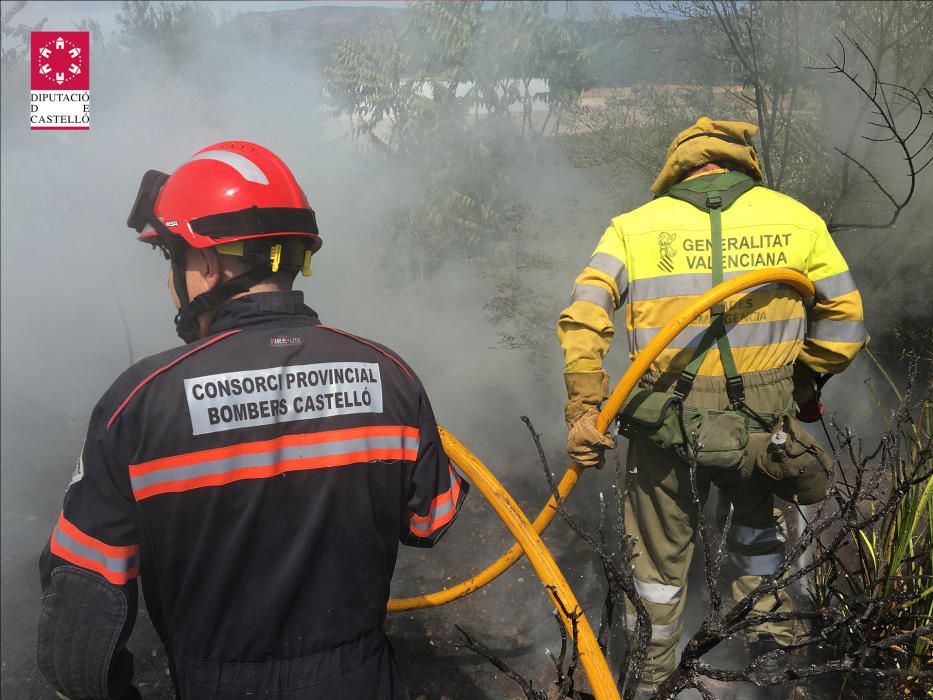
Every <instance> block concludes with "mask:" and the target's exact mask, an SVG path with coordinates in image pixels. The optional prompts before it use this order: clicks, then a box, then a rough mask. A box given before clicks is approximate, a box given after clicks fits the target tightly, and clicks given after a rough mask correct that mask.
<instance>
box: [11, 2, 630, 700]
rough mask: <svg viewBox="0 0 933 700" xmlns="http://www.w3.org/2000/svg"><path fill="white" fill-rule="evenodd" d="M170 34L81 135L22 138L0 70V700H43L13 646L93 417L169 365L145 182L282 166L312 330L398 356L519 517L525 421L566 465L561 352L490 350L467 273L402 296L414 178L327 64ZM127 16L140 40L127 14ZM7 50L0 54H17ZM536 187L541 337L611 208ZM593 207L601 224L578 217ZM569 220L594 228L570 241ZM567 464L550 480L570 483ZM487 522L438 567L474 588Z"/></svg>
mask: <svg viewBox="0 0 933 700" xmlns="http://www.w3.org/2000/svg"><path fill="white" fill-rule="evenodd" d="M6 9H7V8H6V7H4V10H6ZM118 10H119V6H114V12H116V11H118ZM328 11H329V8H326V7H318V8H314V7H312V8H310V9H308V10H304V11H302V13H297V14H296V13H292V14H293V15H294V16H295V17H298V16H299V14H306V13H315V12H328ZM178 12H180V13H182V14H181V15H180V16H181V19H180V20H179V21H177V22H176V23H175V24H174V25H172V26H173V27H174V29H173V30H172V31H168V30H165V31H156V29H155V28H153V27H152V26H147V25H146V24H145V22H144V21H143V20H144V19H145V18H142V17H141V16H139V15H136V16H135V20H134V21H136V22H137V24H136V27H135V29H132V28H130V29H128V30H126V31H124V32H122V33H120V32H116V33H114V34H112V35H111V36H108V37H103V36H102V35H101V34H100V33H99V32H98V33H96V34H95V36H94V38H93V39H92V56H91V71H92V75H91V119H92V121H91V129H90V131H89V132H80V131H78V132H74V131H59V132H30V131H29V129H28V125H27V115H28V87H27V85H28V82H27V79H26V65H25V63H24V62H21V63H20V64H18V65H16V66H13V67H12V68H11V69H10V70H9V71H7V70H6V69H7V66H6V65H5V66H4V69H5V70H4V84H3V103H4V107H3V116H4V118H3V123H2V136H3V152H2V203H3V206H2V213H0V217H2V219H0V231H2V252H3V255H2V261H0V266H2V268H0V270H2V276H0V279H2V340H0V343H2V346H0V348H2V392H3V394H2V395H3V401H2V409H3V412H2V420H3V446H2V452H3V453H2V464H3V467H2V471H0V476H2V487H3V488H2V513H3V528H2V533H3V534H2V550H3V554H2V558H3V563H4V567H3V584H4V585H3V616H4V626H3V650H4V651H3V655H4V680H3V689H4V693H6V691H7V690H9V691H10V692H11V693H13V694H16V695H21V694H22V693H24V692H27V693H28V694H30V696H33V697H40V696H42V694H43V693H44V692H45V689H44V688H43V686H42V683H41V681H40V680H39V679H37V678H36V674H35V670H34V667H33V665H32V659H31V655H32V652H31V644H24V643H23V640H24V638H30V637H31V636H32V634H33V633H34V632H33V630H34V627H33V625H34V622H33V621H34V614H35V610H36V601H37V595H36V593H37V588H38V582H37V580H36V574H35V571H36V569H35V561H36V555H37V554H38V552H39V551H40V549H41V548H42V546H43V545H44V544H45V541H46V539H47V537H48V535H49V533H50V532H51V529H52V526H53V523H54V520H55V517H56V516H57V511H58V509H59V508H60V505H61V498H62V494H63V492H64V489H65V487H66V485H67V483H68V476H69V474H70V473H71V470H72V469H73V465H74V461H75V459H76V457H77V455H78V453H79V451H80V449H81V444H82V439H83V435H84V431H85V428H86V421H87V418H88V416H89V415H90V412H91V409H92V407H93V405H94V404H95V402H96V401H97V399H98V398H99V397H100V395H101V394H102V393H103V392H104V391H105V390H106V388H107V387H108V386H109V384H110V382H112V381H113V380H114V379H115V378H116V376H117V375H118V374H119V373H120V372H121V371H122V370H124V369H125V368H126V367H127V366H128V364H129V363H130V358H131V357H132V358H134V359H136V360H138V359H140V358H142V357H145V356H147V355H149V354H152V353H155V352H157V351H160V350H163V349H165V348H167V347H171V346H175V345H177V344H178V343H179V341H178V339H177V337H176V336H175V334H174V328H173V325H172V317H173V315H174V309H173V307H172V305H171V301H170V298H169V294H168V290H167V282H166V278H167V273H168V269H167V263H166V262H164V261H163V260H162V258H161V256H160V255H158V254H157V253H155V252H153V251H152V250H150V249H149V247H148V246H143V245H140V244H138V243H137V242H136V241H135V240H134V232H132V231H131V230H129V229H128V228H127V227H126V226H125V220H126V216H127V214H128V212H129V208H130V206H131V204H132V202H133V200H134V197H135V195H136V189H137V187H138V183H139V179H140V177H141V175H142V173H143V172H144V171H146V170H148V169H151V168H154V169H158V170H163V171H166V172H171V171H172V170H173V169H174V168H175V167H177V166H178V165H179V164H180V163H182V162H184V161H185V160H186V159H187V157H188V156H190V155H191V154H192V153H194V152H195V151H196V150H198V149H200V148H202V147H204V146H205V145H208V144H210V143H213V142H216V141H221V140H227V139H245V140H252V141H255V142H258V143H261V144H263V145H265V146H267V147H269V148H271V149H272V150H274V151H275V152H276V153H278V154H280V155H281V156H282V157H283V158H284V160H285V161H286V162H287V163H288V164H289V166H290V167H291V168H292V169H293V171H294V172H295V175H296V177H297V178H298V181H299V182H300V183H301V184H302V186H303V188H304V190H305V191H306V193H307V194H308V197H309V199H310V201H311V204H312V206H313V207H314V208H315V210H316V212H317V215H318V222H319V226H320V228H321V231H322V236H323V239H324V247H323V249H322V251H321V252H320V253H319V254H318V255H317V256H315V259H314V274H313V276H312V277H311V278H310V279H305V278H302V277H299V278H298V283H297V286H298V288H299V289H301V290H302V291H303V292H304V293H305V297H306V301H307V303H308V304H309V305H310V306H312V307H313V308H314V309H315V310H316V311H317V312H318V313H319V314H320V315H321V318H322V320H323V321H324V322H325V323H327V324H329V325H333V326H336V327H338V328H343V329H346V330H348V331H351V332H353V333H356V334H359V335H361V336H364V337H368V338H372V339H375V340H378V341H380V342H382V343H385V344H386V345H388V346H389V347H391V348H393V349H395V350H396V351H397V352H398V353H399V354H401V355H402V356H403V357H404V358H405V359H406V360H407V361H408V362H409V363H410V364H411V365H412V367H413V368H414V369H415V370H416V372H417V373H418V374H419V376H420V377H421V379H422V381H423V382H424V384H425V386H426V387H427V390H428V394H429V396H430V397H431V400H432V403H433V406H434V409H435V412H436V414H437V417H438V420H439V421H440V422H441V423H443V424H444V425H445V426H446V427H448V428H449V429H450V430H452V431H453V432H454V433H455V434H456V435H458V437H460V438H461V439H462V440H464V442H466V444H467V445H469V446H470V447H471V448H472V449H473V450H474V451H475V452H476V453H477V454H478V455H480V456H481V458H483V459H484V460H486V462H487V464H488V465H490V466H491V467H493V468H494V469H495V470H496V472H497V474H498V475H499V476H500V478H502V479H503V480H504V481H505V482H506V483H507V484H509V485H510V486H513V485H514V486H516V489H517V495H519V496H524V495H525V494H526V493H527V494H529V500H528V501H527V502H526V501H525V499H524V498H522V501H523V505H524V506H525V507H527V508H528V510H529V512H530V511H531V510H532V509H533V508H535V507H537V506H538V505H539V504H540V503H543V502H544V499H545V497H546V493H545V491H546V486H545V485H544V482H543V479H541V475H540V472H539V470H538V469H537V467H535V466H534V464H535V460H534V451H533V447H532V445H531V443H530V441H529V439H528V436H527V434H526V433H525V432H524V427H523V426H522V425H521V423H520V422H519V420H518V418H519V416H520V415H523V414H529V415H531V417H532V418H533V419H534V420H535V422H536V425H537V428H538V430H539V432H542V433H544V435H545V444H546V447H547V448H548V451H549V453H550V454H554V455H560V454H561V453H562V448H561V443H562V438H563V421H562V405H563V383H562V380H561V367H562V357H561V355H560V351H559V348H558V347H557V344H556V341H554V342H552V343H551V344H550V347H549V348H547V349H546V350H545V351H544V353H543V355H542V356H540V357H539V358H538V367H537V368H536V367H534V366H532V364H531V363H530V362H529V361H528V358H527V355H525V354H524V353H522V352H520V351H508V350H504V349H501V348H500V347H498V346H497V344H498V341H499V336H498V331H497V328H496V327H494V326H493V325H492V324H490V322H489V320H488V313H487V311H486V310H485V309H484V305H485V304H486V303H487V302H488V301H489V299H490V298H491V296H492V294H493V292H494V289H493V286H492V282H491V280H490V279H489V278H488V276H486V275H485V274H484V271H483V270H482V269H477V267H475V266H470V265H468V264H464V263H463V261H458V260H453V259H451V260H447V261H442V262H441V263H440V264H439V266H438V268H437V269H436V270H432V273H433V274H432V275H431V276H430V278H429V279H427V280H414V279H408V278H406V275H407V274H408V272H409V271H410V269H411V265H410V260H408V259H407V258H406V256H407V252H406V251H405V250H402V249H393V248H392V246H391V244H390V242H389V241H388V240H387V230H388V222H389V220H390V218H391V216H392V215H393V212H394V211H395V210H396V209H397V208H398V206H399V203H400V202H403V201H405V199H406V198H407V197H410V196H411V190H412V183H413V182H418V179H419V177H422V176H423V174H422V173H417V172H409V173H401V174H400V173H399V172H397V171H396V170H395V169H394V168H393V166H392V165H391V163H390V162H389V161H388V160H386V159H384V158H380V157H377V155H376V154H374V153H373V152H371V151H368V150H366V149H362V148H360V147H359V145H358V144H356V143H354V142H353V141H352V140H351V139H350V138H349V137H348V126H349V125H348V124H347V123H345V122H341V121H339V120H336V119H335V118H334V117H333V115H331V114H330V113H328V111H327V106H326V103H325V100H324V99H323V96H322V78H323V71H322V66H321V65H320V61H319V53H318V54H314V53H311V52H307V53H305V52H302V51H299V50H296V45H295V44H294V43H293V44H290V45H289V46H288V47H285V46H282V45H279V44H277V43H276V42H275V41H274V40H272V39H271V38H264V39H263V40H261V41H258V40H257V34H258V33H257V32H256V31H254V28H252V27H250V23H249V22H243V21H226V22H225V21H220V20H218V19H217V18H216V17H214V16H213V15H212V14H211V13H210V12H205V11H203V10H197V11H195V10H192V9H191V8H188V9H184V8H183V9H181V10H178ZM47 14H49V15H50V16H49V21H48V23H47V25H46V29H71V28H72V27H70V26H67V25H66V26H62V25H61V23H59V21H58V20H57V18H56V16H55V6H49V10H48V13H47ZM124 15H126V16H129V19H131V20H132V19H133V15H132V13H130V12H129V11H127V10H124ZM305 21H306V22H307V20H305ZM306 26H309V27H312V28H313V27H315V23H314V22H313V21H312V22H310V23H308V24H306ZM320 31H325V30H320ZM4 41H5V45H4V48H5V49H6V48H9V47H10V44H11V42H12V41H13V40H12V39H11V38H10V37H7V36H5V37H4ZM544 161H546V162H544ZM536 167H537V168H538V169H539V170H538V171H537V172H535V173H534V177H531V174H530V173H528V172H524V171H523V172H515V173H513V174H512V177H513V178H514V179H516V180H518V181H522V182H524V183H525V185H524V190H525V191H524V193H523V194H524V196H525V197H526V198H527V202H528V203H529V205H530V207H531V208H532V209H534V210H535V212H536V213H535V215H534V216H533V217H531V218H530V219H529V220H530V221H531V222H532V224H534V225H539V226H540V227H541V228H540V230H539V231H537V232H535V235H536V236H537V240H538V241H540V245H541V247H542V251H543V252H547V254H548V255H550V256H552V257H553V258H554V260H555V263H554V267H553V268H552V269H550V270H548V271H547V272H545V273H540V274H539V278H538V279H537V280H536V281H535V282H534V285H533V286H535V287H536V288H540V289H541V290H542V291H541V293H540V294H541V298H540V299H538V300H536V303H538V304H539V305H543V308H544V309H545V310H546V312H547V315H549V317H550V319H551V320H552V323H553V322H556V318H557V315H558V313H559V311H560V308H561V307H562V306H563V305H564V304H565V303H566V297H567V296H568V295H569V291H570V286H571V283H572V280H573V277H574V275H575V274H576V272H577V271H578V270H579V268H580V267H581V266H582V265H583V264H584V262H585V260H586V259H587V257H588V255H589V252H590V250H591V249H592V247H593V246H594V245H595V242H596V239H597V237H598V235H599V232H600V230H601V225H602V223H603V222H605V221H607V220H608V218H609V217H610V216H611V215H612V214H613V213H614V207H613V205H612V203H611V202H610V201H608V199H607V197H606V196H605V195H603V194H601V193H599V192H596V193H595V194H593V193H591V188H589V187H588V183H586V182H585V181H584V180H583V176H582V175H581V174H580V172H579V171H576V170H574V169H573V168H570V167H569V166H567V165H564V164H563V163H562V161H561V159H560V157H559V154H557V153H556V152H552V153H551V154H550V156H549V157H546V158H543V160H542V161H541V162H539V163H537V164H536ZM400 175H401V176H400ZM588 192H590V193H591V194H589V201H594V199H595V202H596V205H595V206H590V205H589V204H588V203H587V193H588ZM581 214H584V215H585V218H587V220H595V221H597V222H599V224H598V225H593V226H590V225H581V223H580V222H581ZM542 275H544V276H545V277H546V278H547V279H542V278H541V276H542ZM617 354H619V355H620V356H624V353H617ZM542 368H543V371H542ZM559 461H560V462H561V463H560V464H556V465H553V466H552V468H553V469H559V468H562V467H563V466H565V465H564V464H562V462H563V461H564V458H562V457H561V458H560V459H559ZM594 481H595V480H594ZM479 498H480V496H479V494H476V495H475V496H474V499H473V500H474V501H476V500H478V499H479ZM474 508H476V507H474ZM492 517H493V516H492V515H491V513H489V512H482V511H481V509H480V510H479V511H478V514H477V515H476V516H475V517H474V516H472V515H471V514H466V515H465V517H464V520H465V521H466V522H464V523H462V525H461V528H455V530H457V529H461V534H459V535H457V536H455V537H454V536H451V538H450V539H451V541H450V543H449V545H448V544H447V543H445V545H446V546H447V547H449V549H448V552H450V553H451V554H450V555H449V558H448V559H446V561H445V560H441V561H440V562H438V566H440V567H442V568H443V567H445V566H446V567H448V568H447V571H448V572H449V573H455V575H460V574H465V573H466V572H467V571H468V570H469V567H470V566H471V565H472V564H470V563H469V562H470V560H471V557H470V555H469V554H468V553H467V552H469V547H470V541H471V538H470V533H469V529H470V528H471V522H472V523H473V524H477V523H479V522H480V521H481V520H483V519H486V520H485V523H486V525H485V527H488V526H489V519H491V518H492ZM500 540H501V538H500ZM495 546H496V547H497V548H498V547H499V546H501V542H500V541H499V540H497V541H496V543H495ZM456 551H459V555H454V554H453V553H454V552H456ZM416 556H417V555H416V554H414V553H406V554H404V555H403V558H402V559H401V560H400V564H399V571H400V574H402V573H403V572H405V571H408V570H412V569H418V568H423V567H424V564H421V563H420V562H419V561H417V559H416ZM464 558H466V559H467V562H466V564H464V561H463V560H464ZM412 575H413V576H414V573H412ZM526 575H528V576H529V580H531V577H533V574H530V572H529V573H526ZM535 590H537V589H535ZM402 593H404V591H402ZM527 595H529V596H535V595H538V596H539V597H540V598H541V601H544V602H540V601H539V602H540V604H541V605H544V606H545V608H546V605H547V603H546V600H545V598H544V596H543V595H540V593H539V592H538V593H537V594H536V593H534V592H532V591H527ZM535 600H537V598H536V599H535ZM531 619H532V620H534V623H535V624H538V621H539V620H541V619H544V620H545V623H544V626H543V628H542V636H543V638H546V639H549V640H550V643H551V644H554V643H555V637H556V630H555V629H554V628H553V627H552V626H551V623H550V622H549V621H548V620H547V610H546V609H545V610H544V611H543V612H541V611H537V612H536V613H535V615H534V616H532V617H531ZM406 630H407V628H402V629H401V630H400V633H401V634H404V633H405V632H406ZM537 653H538V650H536V651H535V654H536V655H537ZM542 658H543V657H542ZM537 665H539V666H540V664H537ZM26 688H28V689H29V690H28V691H27V690H25V689H26Z"/></svg>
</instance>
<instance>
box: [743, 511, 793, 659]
mask: <svg viewBox="0 0 933 700" xmlns="http://www.w3.org/2000/svg"><path fill="white" fill-rule="evenodd" d="M771 513H772V517H773V520H772V524H771V525H764V526H761V527H751V526H747V525H736V526H734V527H733V528H732V530H731V531H730V532H729V559H730V561H731V562H732V563H733V565H735V567H736V568H737V569H738V573H739V575H738V576H737V577H736V578H735V580H734V581H733V582H732V597H733V599H735V601H736V602H738V601H740V600H742V599H743V598H745V596H747V595H748V594H749V593H751V592H752V591H753V590H754V589H755V588H756V587H757V586H758V584H759V582H760V581H761V578H762V577H763V576H770V575H771V574H773V573H774V572H776V571H777V570H778V567H780V566H781V563H782V562H783V561H784V547H785V543H786V542H787V528H786V526H785V524H784V514H783V513H782V512H781V511H780V510H779V509H777V508H772V509H771ZM777 598H778V601H779V605H778V607H777V608H776V609H775V599H774V596H766V597H765V598H763V599H761V600H759V601H758V602H757V603H756V605H755V608H754V610H755V612H756V613H770V612H791V611H792V610H793V604H792V602H791V600H790V597H789V596H788V595H787V593H786V592H785V591H784V590H781V591H778V593H777ZM766 635H770V636H771V637H773V638H774V640H775V641H776V642H777V643H778V644H783V645H785V646H786V645H788V644H793V642H794V623H793V622H792V621H785V622H767V623H763V624H760V625H755V626H754V627H751V628H749V630H748V632H747V636H748V639H749V641H755V640H756V639H759V638H760V637H762V636H766Z"/></svg>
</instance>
